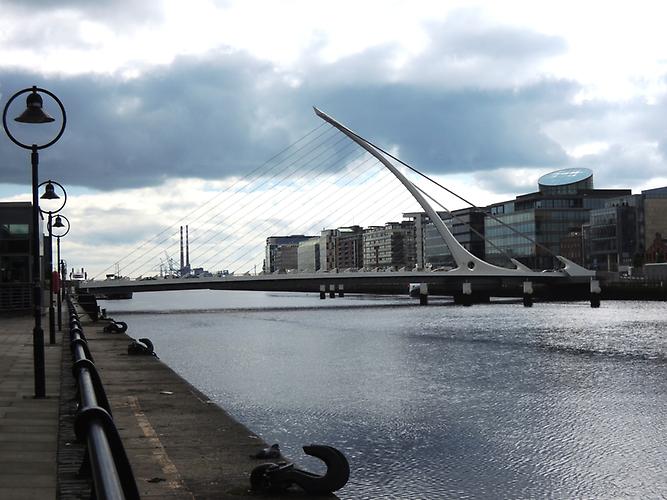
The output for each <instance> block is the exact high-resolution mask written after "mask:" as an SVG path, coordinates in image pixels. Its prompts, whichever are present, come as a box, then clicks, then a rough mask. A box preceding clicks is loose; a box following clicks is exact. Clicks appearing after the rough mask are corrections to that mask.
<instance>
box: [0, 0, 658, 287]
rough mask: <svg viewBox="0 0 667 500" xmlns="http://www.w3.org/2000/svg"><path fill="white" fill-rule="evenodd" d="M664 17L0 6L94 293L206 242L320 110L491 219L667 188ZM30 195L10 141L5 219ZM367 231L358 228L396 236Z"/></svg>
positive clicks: (39, 1)
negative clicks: (540, 203) (569, 188)
mask: <svg viewBox="0 0 667 500" xmlns="http://www.w3.org/2000/svg"><path fill="white" fill-rule="evenodd" d="M661 5H662V3H661V2H656V1H635V2H632V3H628V2H608V1H586V2H581V1H577V2H574V1H572V2H570V1H563V0H561V1H559V2H546V1H545V2H542V1H528V0H526V1H512V0H506V1H503V2H494V1H486V2H485V1H478V2H475V1H421V0H406V1H402V0H394V1H390V0H384V1H381V0H377V1H375V0H372V1H369V0H356V1H354V2H353V1H348V0H338V1H336V2H331V1H318V0H283V1H269V0H243V1H241V0H189V1H188V2H183V1H177V0H145V1H142V2H135V1H131V0H115V1H114V0H98V1H96V2H89V1H84V0H58V1H56V0H27V1H26V0H20V1H19V0H16V1H5V0H0V12H1V13H2V15H1V16H0V103H1V104H2V105H3V106H4V104H5V103H6V101H7V99H8V98H9V97H10V96H11V95H12V94H13V93H14V92H16V91H17V90H20V89H22V88H25V87H28V86H32V85H38V86H40V87H43V88H47V89H49V90H50V91H52V92H54V93H55V94H56V95H58V97H59V98H60V99H61V100H62V101H63V103H64V104H65V107H66V109H67V118H68V122H67V129H66V132H65V134H64V136H63V138H62V139H61V140H60V141H59V142H58V143H57V144H56V145H54V146H52V147H51V148H49V149H47V150H44V151H43V152H42V154H41V162H40V174H41V175H40V177H41V178H42V179H44V180H45V179H48V178H53V179H55V180H58V181H59V182H61V183H63V184H64V185H65V186H66V187H67V189H68V194H69V201H68V205H67V207H66V209H65V210H64V213H66V214H67V216H68V217H69V218H70V220H71V221H72V230H71V233H70V234H69V235H68V236H67V243H65V240H63V249H64V252H65V258H66V259H67V260H68V262H69V263H70V265H71V266H75V267H82V266H83V267H86V268H87V269H88V270H90V271H91V273H90V274H91V275H92V274H96V273H97V272H100V271H102V270H103V269H106V267H107V266H108V265H111V264H113V263H114V262H116V261H122V260H123V259H125V261H126V262H127V259H128V257H127V255H129V254H131V252H132V250H133V249H134V248H136V247H137V245H139V244H140V243H141V242H142V241H144V240H146V238H150V237H152V236H154V235H156V234H157V233H159V232H160V231H163V230H164V231H167V233H166V234H167V236H169V235H172V236H173V234H172V233H173V231H170V230H169V229H168V228H169V227H170V226H171V225H172V224H174V222H175V221H176V223H177V224H178V223H179V222H178V221H180V220H181V219H182V218H183V217H185V219H184V220H185V222H184V223H190V224H192V231H193V239H197V237H200V238H202V236H201V235H203V234H204V233H205V232H208V231H209V230H210V227H209V228H205V227H204V225H203V222H204V221H203V220H202V226H201V227H199V228H198V227H197V224H196V222H195V223H193V222H192V220H190V221H188V219H187V217H188V215H187V214H189V213H191V211H192V210H196V208H197V207H199V206H200V205H201V204H202V203H204V202H205V201H206V200H210V199H212V197H215V194H216V193H217V192H220V190H224V189H227V188H228V187H229V186H230V185H231V184H233V183H234V182H236V181H238V179H242V178H244V176H246V175H247V174H248V173H249V172H252V171H253V169H256V168H257V167H258V166H259V165H262V164H264V163H265V162H266V161H267V160H268V159H270V158H272V157H273V155H275V154H276V153H277V152H279V151H281V150H283V149H284V148H286V147H288V146H289V145H290V144H293V143H295V141H299V140H300V139H301V138H302V137H304V135H305V134H308V133H309V132H310V131H312V130H313V129H315V128H316V127H319V126H320V125H321V121H320V120H319V119H318V118H316V117H315V116H314V114H313V112H312V106H314V105H315V106H317V107H319V108H321V109H323V110H324V111H326V112H327V113H329V114H331V115H333V116H334V117H336V118H337V119H339V120H341V121H342V122H344V123H345V124H347V125H348V126H350V127H351V128H352V129H354V130H356V131H357V132H359V133H361V134H362V135H364V136H366V137H367V138H369V139H371V140H372V141H374V142H375V143H377V144H378V145H381V146H383V147H385V148H387V149H391V150H392V151H393V152H395V153H397V154H398V155H399V156H400V157H401V158H402V159H403V160H405V161H407V162H409V163H410V164H411V165H413V166H415V167H417V168H419V169H421V170H423V171H425V172H427V173H429V174H431V175H434V176H436V177H437V178H438V179H439V180H440V181H441V182H444V183H445V184H447V185H448V186H450V187H452V188H454V189H456V190H457V191H459V192H460V193H461V194H462V195H463V196H465V197H466V198H468V199H470V200H471V201H473V202H474V203H476V204H478V205H486V204H488V203H491V202H494V201H500V200H502V199H507V198H513V197H514V196H516V195H518V194H523V193H527V192H531V191H534V190H535V187H536V182H537V179H538V177H539V176H540V175H542V174H544V173H547V172H549V171H551V170H555V169H559V168H565V167H570V166H584V167H588V168H591V169H592V170H593V171H594V173H595V184H596V187H598V188H631V189H632V190H633V192H639V191H641V190H642V189H648V188H654V187H660V186H665V185H667V162H666V158H667V132H666V128H665V120H664V116H665V115H666V113H665V112H666V111H667V93H666V76H667V30H665V29H664V19H665V18H667V16H666V15H667V12H666V11H667V8H663V7H662V6H661ZM53 105H54V103H53V102H48V100H47V101H46V102H45V106H51V107H52V106H53ZM13 108H14V106H12V110H13ZM50 109H51V108H50ZM16 110H17V112H16V113H15V114H18V112H20V109H19V107H17V108H16ZM50 112H51V114H54V115H55V116H56V117H58V113H57V108H53V110H52V111H50ZM10 116H11V114H10ZM18 132H21V133H23V132H25V131H23V130H22V129H19V130H18ZM3 137H4V136H3ZM349 167H350V165H347V166H346V167H345V168H349ZM341 168H342V167H341V165H340V164H339V165H338V166H337V167H336V169H337V170H341ZM343 170H345V169H343ZM304 176H305V175H304ZM298 177H299V174H298V173H297V174H296V175H295V177H293V178H292V188H291V189H294V190H295V191H294V193H303V192H304V191H307V190H308V189H309V188H308V184H307V182H305V183H304V182H301V183H298V182H297V180H295V179H297V178H298ZM306 177H307V176H306ZM301 181H303V179H301ZM299 182H300V181H299ZM361 182H362V180H359V183H361ZM230 183H231V184H230ZM29 184H30V171H29V164H28V155H27V152H26V151H23V150H20V149H19V148H17V147H16V146H15V145H14V144H12V143H11V142H10V141H9V140H8V139H7V138H6V137H5V138H4V139H3V138H0V200H1V201H22V200H25V201H28V200H29V199H30V194H29V189H30V188H29ZM297 184H298V185H297ZM334 184H335V183H334ZM359 185H361V184H359ZM248 186H250V187H249V188H248V190H249V191H250V192H251V193H252V197H254V196H255V195H258V194H257V193H255V190H253V189H252V185H246V187H248ZM347 187H348V188H349V189H356V188H357V187H358V185H354V184H349V185H348V186H347ZM359 196H361V197H363V195H359ZM288 197H289V196H288ZM396 197H397V199H399V200H403V198H402V197H401V196H399V195H398V194H397V195H396ZM231 198H232V197H231V195H230V196H228V201H229V199H231ZM246 198H248V197H246ZM292 199H293V197H292ZM265 200H266V198H265ZM258 203H261V202H258ZM263 203H264V204H263V205H261V206H263V210H264V211H265V213H264V214H263V216H262V218H264V219H266V218H276V224H277V226H275V227H280V224H281V223H282V224H285V228H287V225H288V224H287V222H286V220H283V221H282V222H281V221H280V220H279V219H280V214H270V213H268V211H269V207H270V205H271V203H270V202H267V201H264V202H263ZM406 203H407V202H406ZM215 204H217V206H219V205H220V202H214V205H215ZM448 206H449V208H460V206H461V204H460V203H458V204H457V203H451V204H449V205H448ZM412 208H413V207H412V206H408V205H405V206H401V207H398V208H397V210H398V211H399V213H400V210H409V209H412ZM359 211H361V209H359ZM253 213H255V212H253ZM255 214H256V215H255V219H256V220H247V221H245V222H244V224H243V225H244V227H250V226H251V225H253V224H257V223H258V218H259V217H260V216H259V215H258V214H257V213H255ZM373 215H374V217H376V219H373V221H370V219H368V218H364V217H361V215H357V221H356V222H357V223H360V222H361V223H376V224H381V223H383V222H384V221H386V220H389V219H390V218H395V216H394V215H393V214H391V215H392V217H389V215H387V217H383V213H382V211H381V210H379V212H378V211H376V212H375V213H374V214H373ZM195 218H196V217H194V216H193V217H191V219H195ZM351 218H354V214H353V213H352V214H351V213H346V214H345V219H346V220H342V219H341V220H340V221H336V222H332V221H330V220H322V224H323V225H325V224H328V223H339V224H340V225H344V224H351V223H353V221H352V220H349V219H351ZM318 222H319V221H318ZM208 223H209V224H212V222H210V221H208ZM223 227H227V229H228V230H229V226H228V225H227V226H225V225H223ZM275 227H273V226H272V227H271V229H275ZM289 228H290V231H289V232H301V231H302V230H303V226H301V227H299V225H298V223H297V222H296V221H292V220H290V221H289ZM267 230H269V229H267V228H266V227H257V231H256V232H257V234H259V236H260V238H259V239H260V241H261V240H262V239H263V238H265V237H266V236H268V235H269V234H264V233H263V232H264V231H267ZM227 232H230V231H227ZM285 232H288V231H285ZM199 241H200V242H201V243H202V244H203V241H204V240H203V238H202V239H200V240H199ZM212 251H213V252H215V251H216V250H215V249H214V250H212ZM172 253H173V252H172ZM135 255H137V256H138V255H139V254H135ZM172 257H177V255H172ZM137 258H138V257H137ZM165 258H166V257H165ZM151 259H153V262H154V263H155V262H157V261H158V260H159V259H158V257H157V256H153V257H151ZM214 260H215V259H213V260H209V261H208V262H209V264H208V265H210V266H213V265H218V262H214ZM193 264H195V265H197V262H193ZM259 264H261V261H260V262H259ZM123 265H125V264H123ZM220 266H221V267H225V266H227V263H226V262H224V259H223V260H222V262H221V263H220ZM129 267H131V266H129ZM232 267H233V266H232Z"/></svg>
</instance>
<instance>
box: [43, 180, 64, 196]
mask: <svg viewBox="0 0 667 500" xmlns="http://www.w3.org/2000/svg"><path fill="white" fill-rule="evenodd" d="M40 198H41V199H42V200H59V199H60V196H58V195H57V194H56V188H55V187H53V184H51V182H47V183H46V187H45V188H44V194H43V195H42V196H40Z"/></svg>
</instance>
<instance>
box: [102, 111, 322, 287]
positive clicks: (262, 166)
mask: <svg viewBox="0 0 667 500" xmlns="http://www.w3.org/2000/svg"><path fill="white" fill-rule="evenodd" d="M324 125H325V124H323V123H322V124H320V125H319V126H317V127H315V128H313V129H312V130H310V131H309V132H307V133H306V134H304V135H303V136H301V137H300V138H299V139H297V140H296V141H295V142H293V143H292V144H290V145H288V146H286V147H285V148H283V149H282V150H280V151H278V152H277V153H276V154H275V155H273V156H272V157H271V158H269V159H268V160H266V161H265V162H264V163H262V164H261V165H259V166H258V167H256V168H255V169H253V170H252V171H251V172H250V173H249V174H248V175H249V176H252V175H255V174H256V173H258V172H260V171H261V169H262V168H264V167H265V166H266V165H267V164H269V163H270V162H271V161H273V160H274V159H275V158H277V157H279V156H280V155H281V154H283V153H284V152H285V151H287V150H289V149H290V148H292V147H294V146H295V145H296V144H299V143H300V142H301V141H303V140H305V139H306V138H307V137H309V136H311V135H312V134H314V133H315V132H317V131H318V130H320V129H321V128H322V127H323V126H324ZM328 131H329V129H327V130H325V131H324V132H323V133H322V134H326V133H327V132H328ZM322 134H320V136H321V135H322ZM320 136H317V137H320ZM317 137H316V138H317ZM238 182H240V181H237V182H236V183H235V184H237V183H238ZM235 184H234V185H235ZM230 188H231V187H230ZM223 194H225V191H221V192H218V193H216V194H215V195H214V196H212V197H211V198H210V199H209V200H208V201H207V202H205V203H204V204H202V205H200V206H198V207H197V208H195V209H194V210H192V211H191V212H189V213H188V214H186V215H185V216H183V217H182V218H181V219H179V220H178V221H176V222H175V223H173V224H172V225H171V226H169V227H167V228H165V229H164V230H162V231H161V232H159V233H157V234H156V235H154V236H153V237H151V238H149V239H148V240H146V241H145V242H143V243H142V244H140V245H139V246H137V247H136V248H135V249H134V250H132V251H131V252H130V253H129V254H127V255H126V256H125V258H127V257H129V256H131V255H133V254H134V253H135V252H137V251H139V250H140V249H141V248H143V247H144V246H146V245H147V244H149V243H151V242H152V241H153V240H155V239H157V238H158V237H160V236H161V235H162V234H164V233H165V232H167V231H169V230H170V229H172V228H174V227H176V226H177V225H178V224H179V223H181V222H183V221H184V220H186V218H187V217H189V216H190V215H192V214H194V213H196V212H198V211H199V210H203V209H204V208H205V207H206V206H207V205H209V204H211V203H213V202H214V201H215V200H216V199H217V198H219V197H220V196H222V195H223ZM121 260H122V259H121ZM116 264H117V262H114V263H113V264H112V265H110V266H108V267H107V268H106V269H104V270H103V271H101V272H100V273H98V274H97V275H95V276H94V277H93V279H95V278H97V277H99V276H100V275H102V274H103V273H106V272H107V271H109V270H111V269H112V268H113V267H114V266H115V265H116Z"/></svg>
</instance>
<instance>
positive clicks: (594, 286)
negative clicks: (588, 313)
mask: <svg viewBox="0 0 667 500" xmlns="http://www.w3.org/2000/svg"><path fill="white" fill-rule="evenodd" d="M601 293H602V288H600V281H599V280H596V279H593V278H591V295H590V297H591V307H600V294H601Z"/></svg>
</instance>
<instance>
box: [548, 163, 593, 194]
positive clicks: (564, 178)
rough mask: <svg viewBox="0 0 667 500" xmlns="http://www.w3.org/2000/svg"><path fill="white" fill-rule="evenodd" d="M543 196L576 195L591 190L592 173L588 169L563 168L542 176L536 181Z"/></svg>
mask: <svg viewBox="0 0 667 500" xmlns="http://www.w3.org/2000/svg"><path fill="white" fill-rule="evenodd" d="M537 183H538V186H539V189H540V192H541V193H544V194H576V193H577V192H578V191H581V190H583V189H593V171H592V170H590V169H588V168H564V169H562V170H556V171H554V172H549V173H548V174H545V175H543V176H542V177H540V178H539V180H538V181H537Z"/></svg>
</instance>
